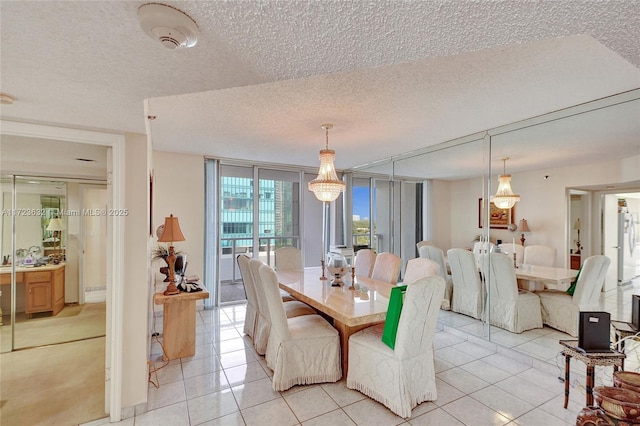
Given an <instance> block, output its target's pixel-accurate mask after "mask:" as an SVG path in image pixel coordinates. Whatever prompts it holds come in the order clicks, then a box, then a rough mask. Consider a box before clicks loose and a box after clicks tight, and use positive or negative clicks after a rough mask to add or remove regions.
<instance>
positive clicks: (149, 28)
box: [138, 3, 199, 49]
mask: <svg viewBox="0 0 640 426" xmlns="http://www.w3.org/2000/svg"><path fill="white" fill-rule="evenodd" d="M138 20H139V21H140V26H141V27H142V29H143V30H144V31H145V32H146V33H147V34H149V36H150V37H151V38H153V39H154V40H158V41H159V42H160V43H161V44H162V45H163V46H164V47H166V48H167V49H180V48H186V47H193V46H195V45H196V43H197V42H198V33H199V31H198V24H196V23H195V21H194V20H193V19H191V18H190V17H189V16H187V15H186V14H184V13H183V12H181V11H180V10H178V9H175V8H173V7H171V6H166V5H164V4H158V3H149V4H145V5H142V6H140V8H139V9H138Z"/></svg>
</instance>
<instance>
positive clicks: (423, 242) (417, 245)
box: [416, 240, 433, 250]
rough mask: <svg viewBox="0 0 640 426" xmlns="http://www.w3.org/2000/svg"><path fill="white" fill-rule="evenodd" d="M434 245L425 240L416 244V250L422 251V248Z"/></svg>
mask: <svg viewBox="0 0 640 426" xmlns="http://www.w3.org/2000/svg"><path fill="white" fill-rule="evenodd" d="M432 245H433V242H432V241H427V240H423V241H419V242H417V243H416V248H417V249H418V250H420V247H422V246H432Z"/></svg>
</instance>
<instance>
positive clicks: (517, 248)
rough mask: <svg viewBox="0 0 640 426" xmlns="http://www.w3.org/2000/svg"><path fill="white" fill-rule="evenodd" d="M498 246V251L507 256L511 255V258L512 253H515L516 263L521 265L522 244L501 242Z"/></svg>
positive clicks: (522, 257)
mask: <svg viewBox="0 0 640 426" xmlns="http://www.w3.org/2000/svg"><path fill="white" fill-rule="evenodd" d="M499 247H500V252H501V253H503V254H506V255H508V256H509V257H511V259H513V254H514V253H515V254H516V259H515V260H516V265H522V263H523V262H524V260H523V259H524V246H522V245H521V244H514V243H503V244H500V245H499Z"/></svg>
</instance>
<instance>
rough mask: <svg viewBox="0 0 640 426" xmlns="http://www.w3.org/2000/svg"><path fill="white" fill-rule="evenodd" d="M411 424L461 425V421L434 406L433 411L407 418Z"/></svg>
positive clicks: (429, 425) (427, 425) (414, 425)
mask: <svg viewBox="0 0 640 426" xmlns="http://www.w3.org/2000/svg"><path fill="white" fill-rule="evenodd" d="M409 423H410V424H411V425H412V426H433V425H438V426H461V425H462V423H460V421H458V420H457V419H456V418H455V417H453V416H452V415H451V414H449V413H447V412H446V411H444V410H443V409H442V408H436V409H435V410H433V411H429V412H428V413H426V414H423V415H421V416H420V417H416V418H412V419H410V420H409Z"/></svg>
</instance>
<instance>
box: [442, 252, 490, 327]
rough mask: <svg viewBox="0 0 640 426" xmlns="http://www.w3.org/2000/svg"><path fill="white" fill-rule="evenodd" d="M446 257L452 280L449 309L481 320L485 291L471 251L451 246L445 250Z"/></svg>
mask: <svg viewBox="0 0 640 426" xmlns="http://www.w3.org/2000/svg"><path fill="white" fill-rule="evenodd" d="M447 257H448V258H449V267H450V268H451V281H452V282H453V298H452V300H451V310H452V311H453V312H458V313H460V314H464V315H469V316H470V317H473V318H476V319H480V320H481V319H482V318H483V316H482V313H483V308H484V295H485V291H484V288H483V286H482V281H481V280H480V274H479V273H478V267H477V266H476V259H475V257H474V255H473V253H472V252H470V251H469V250H465V249H461V248H452V249H449V250H447Z"/></svg>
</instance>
